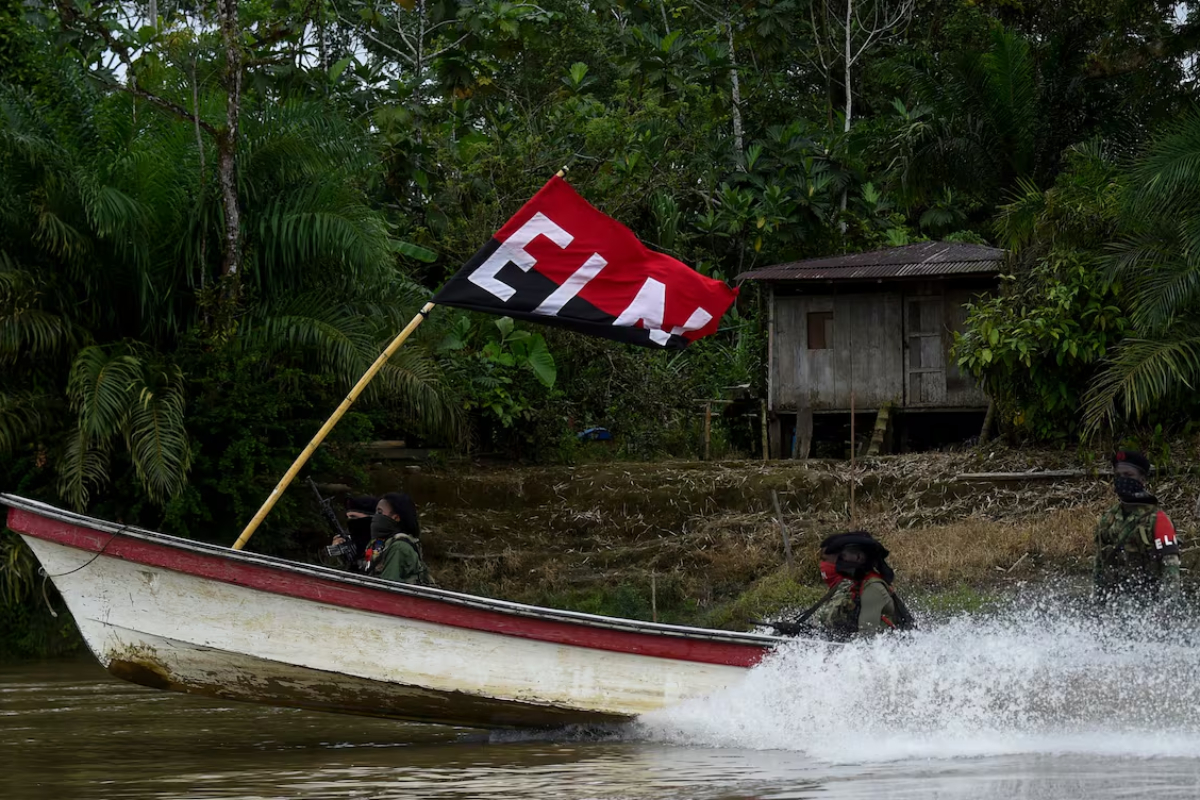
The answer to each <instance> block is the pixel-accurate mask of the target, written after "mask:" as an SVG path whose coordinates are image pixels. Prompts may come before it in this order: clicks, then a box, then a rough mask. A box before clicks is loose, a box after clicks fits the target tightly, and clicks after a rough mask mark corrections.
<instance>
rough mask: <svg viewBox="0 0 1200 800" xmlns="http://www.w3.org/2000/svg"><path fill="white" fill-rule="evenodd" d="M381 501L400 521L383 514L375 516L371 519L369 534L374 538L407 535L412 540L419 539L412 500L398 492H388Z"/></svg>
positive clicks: (417, 523) (419, 534) (419, 529)
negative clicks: (398, 534) (383, 501)
mask: <svg viewBox="0 0 1200 800" xmlns="http://www.w3.org/2000/svg"><path fill="white" fill-rule="evenodd" d="M383 499H384V500H386V501H387V503H388V505H389V506H391V507H392V513H393V514H395V515H396V516H398V517H399V518H400V519H399V520H394V519H392V518H391V517H388V516H385V515H384V514H376V515H375V516H373V517H371V533H372V534H374V535H375V536H395V535H396V534H397V533H407V534H408V535H409V536H411V537H413V538H414V539H419V538H421V526H420V522H419V521H418V519H417V506H416V504H415V503H414V502H413V500H412V498H411V497H409V496H408V495H406V494H401V493H400V492H388V493H387V494H385V495H384V496H383Z"/></svg>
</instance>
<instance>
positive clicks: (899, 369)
mask: <svg viewBox="0 0 1200 800" xmlns="http://www.w3.org/2000/svg"><path fill="white" fill-rule="evenodd" d="M900 299H901V298H900V295H899V294H892V293H887V294H882V293H881V294H859V295H854V294H848V295H811V296H798V297H796V296H791V297H787V296H780V295H778V294H776V295H775V316H774V330H773V343H772V348H771V362H772V363H771V366H770V369H771V374H772V380H771V407H772V409H773V410H775V411H777V412H780V411H782V412H785V413H791V412H794V411H796V410H797V409H798V408H800V407H801V405H802V404H803V401H807V402H808V404H809V405H810V407H811V408H812V409H813V410H814V411H834V410H846V409H849V408H850V392H851V390H852V389H853V391H854V393H855V406H856V407H857V408H860V409H862V410H863V411H869V410H872V409H876V408H878V407H879V406H880V405H882V404H883V403H885V402H888V401H899V400H900V398H901V396H902V394H903V389H904V373H903V364H904V360H903V357H902V354H901V338H900V332H901V303H900ZM822 311H825V312H832V313H833V335H832V341H830V342H828V345H829V346H828V347H827V348H826V349H821V350H810V349H809V347H808V315H809V314H810V313H817V312H822Z"/></svg>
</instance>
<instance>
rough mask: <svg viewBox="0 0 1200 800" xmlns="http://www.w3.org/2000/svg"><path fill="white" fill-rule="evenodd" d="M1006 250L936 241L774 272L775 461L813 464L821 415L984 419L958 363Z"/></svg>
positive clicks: (768, 270) (767, 275)
mask: <svg viewBox="0 0 1200 800" xmlns="http://www.w3.org/2000/svg"><path fill="white" fill-rule="evenodd" d="M1003 259H1004V251H1003V250H1000V249H997V248H994V247H986V246H982V245H974V244H962V243H954V242H928V243H923V244H913V245H906V246H903V247H891V248H886V249H883V250H875V251H872V252H867V253H855V254H852V255H845V256H831V257H828V258H817V259H811V260H808V261H798V262H794V263H790V264H779V265H777V266H772V267H765V268H762V269H757V270H754V271H751V272H747V273H744V274H742V275H741V276H739V278H740V279H746V280H752V281H761V282H763V283H766V284H767V285H768V287H769V290H770V292H769V303H770V322H769V331H770V333H769V344H768V351H769V356H768V361H769V364H768V404H769V405H768V408H769V412H770V417H771V433H772V436H771V439H770V442H771V450H772V454H773V455H774V456H775V457H780V456H783V457H787V456H793V457H795V456H798V457H801V458H806V457H807V456H808V451H809V444H810V442H811V441H812V433H813V417H814V415H818V416H819V415H832V414H843V415H848V414H849V413H850V412H851V408H852V406H853V408H854V411H855V412H857V413H871V414H879V413H880V412H881V411H882V412H883V416H884V418H885V419H884V420H883V426H884V427H887V424H888V420H887V417H889V416H890V417H892V418H893V419H895V418H902V417H903V416H904V415H911V414H917V413H920V414H926V415H929V414H939V413H940V414H953V413H958V412H963V411H976V412H982V411H984V410H986V408H987V405H988V399H987V397H986V396H985V394H984V393H983V391H982V390H981V389H980V388H979V387H978V386H977V385H976V383H975V381H974V380H973V379H972V378H971V377H970V376H969V375H967V374H964V373H963V372H962V371H960V370H959V368H958V366H957V364H956V363H955V360H954V359H952V358H951V357H950V349H951V347H952V345H953V343H954V337H953V333H954V331H961V330H962V329H963V324H964V321H965V318H966V311H965V309H964V305H965V304H966V303H967V302H968V301H970V300H971V299H972V298H973V297H977V296H979V295H981V294H987V293H991V292H994V291H995V290H996V287H997V278H998V275H999V273H1000V268H1001V266H1002V263H1003Z"/></svg>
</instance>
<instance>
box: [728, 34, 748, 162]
mask: <svg viewBox="0 0 1200 800" xmlns="http://www.w3.org/2000/svg"><path fill="white" fill-rule="evenodd" d="M725 33H726V34H727V35H728V36H729V64H730V67H729V82H730V83H731V84H732V86H733V89H732V95H731V98H730V99H731V100H732V105H733V143H734V146H736V147H737V152H738V162H739V163H741V160H742V158H743V157H744V156H745V154H746V147H745V143H744V142H743V140H742V88H741V84H740V83H739V82H738V63H737V52H736V51H735V50H734V49H733V21H732V20H729V21H726V23H725Z"/></svg>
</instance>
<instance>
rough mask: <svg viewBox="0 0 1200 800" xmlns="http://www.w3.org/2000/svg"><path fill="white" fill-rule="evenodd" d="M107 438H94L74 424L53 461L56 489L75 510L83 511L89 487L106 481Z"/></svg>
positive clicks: (107, 477) (104, 483) (101, 485)
mask: <svg viewBox="0 0 1200 800" xmlns="http://www.w3.org/2000/svg"><path fill="white" fill-rule="evenodd" d="M110 452H111V439H109V438H103V439H94V438H93V437H91V436H88V434H87V433H86V432H85V431H84V430H83V426H82V425H77V426H76V427H75V430H74V431H73V432H72V434H71V436H70V438H69V439H68V440H67V446H66V449H65V450H64V451H63V454H62V458H61V459H60V461H59V463H58V465H57V471H58V493H59V495H60V496H61V497H62V498H63V499H64V500H66V501H67V502H68V503H70V504H71V506H72V507H73V508H74V509H75V510H76V511H85V510H86V509H87V507H88V501H89V500H90V499H91V495H92V492H93V491H96V490H99V489H102V488H104V486H105V485H107V484H108V481H109V464H110Z"/></svg>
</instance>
